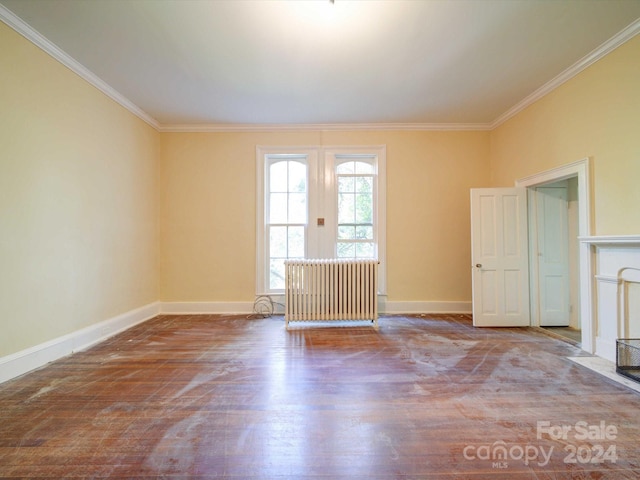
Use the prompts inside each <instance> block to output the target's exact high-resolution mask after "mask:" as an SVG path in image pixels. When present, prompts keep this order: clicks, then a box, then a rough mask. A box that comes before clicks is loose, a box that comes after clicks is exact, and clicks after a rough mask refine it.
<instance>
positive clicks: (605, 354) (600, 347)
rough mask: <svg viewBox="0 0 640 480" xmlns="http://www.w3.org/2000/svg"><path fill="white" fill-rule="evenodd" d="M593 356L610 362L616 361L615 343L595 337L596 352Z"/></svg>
mask: <svg viewBox="0 0 640 480" xmlns="http://www.w3.org/2000/svg"><path fill="white" fill-rule="evenodd" d="M595 354H596V355H597V356H599V357H602V358H605V359H607V360H609V361H610V362H614V363H615V361H616V341H615V340H608V339H604V338H602V337H596V351H595Z"/></svg>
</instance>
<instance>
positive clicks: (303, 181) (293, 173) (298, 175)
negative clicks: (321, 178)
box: [289, 162, 307, 192]
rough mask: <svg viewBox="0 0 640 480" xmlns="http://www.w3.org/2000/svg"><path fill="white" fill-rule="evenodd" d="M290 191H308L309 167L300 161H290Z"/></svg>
mask: <svg viewBox="0 0 640 480" xmlns="http://www.w3.org/2000/svg"><path fill="white" fill-rule="evenodd" d="M289 191H290V192H306V191H307V167H306V166H305V165H304V164H303V163H300V162H289Z"/></svg>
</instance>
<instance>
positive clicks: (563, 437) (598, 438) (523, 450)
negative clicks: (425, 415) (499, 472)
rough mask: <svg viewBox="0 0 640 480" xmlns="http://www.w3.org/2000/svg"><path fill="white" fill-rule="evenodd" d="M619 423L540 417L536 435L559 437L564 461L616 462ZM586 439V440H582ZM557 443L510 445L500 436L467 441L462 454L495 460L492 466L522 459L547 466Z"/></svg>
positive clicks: (554, 438)
mask: <svg viewBox="0 0 640 480" xmlns="http://www.w3.org/2000/svg"><path fill="white" fill-rule="evenodd" d="M617 437H618V427H616V426H615V425H611V424H607V423H606V422H605V421H600V422H599V423H597V424H589V423H588V422H584V421H579V422H576V423H574V424H552V423H551V422H549V421H546V420H541V421H538V422H537V425H536V439H537V440H543V441H549V440H551V441H559V442H561V443H562V445H563V450H564V452H566V453H565V457H564V459H563V462H564V463H567V464H570V463H581V464H585V463H591V464H598V463H605V462H610V463H616V461H617V460H618V455H617V451H616V445H615V443H609V444H607V443H605V442H611V441H613V440H615V439H616V438H617ZM581 442H584V443H581ZM554 448H555V445H547V446H545V445H532V444H530V443H527V444H526V445H518V444H513V445H509V444H507V443H506V442H504V441H503V440H497V441H495V442H493V443H490V444H484V445H479V446H477V445H467V446H466V447H464V450H463V452H462V453H463V455H464V458H465V459H466V460H484V461H490V462H492V467H493V468H499V469H504V468H509V462H522V463H523V464H524V465H530V464H535V465H538V466H539V467H544V466H546V465H548V464H549V462H550V461H551V457H552V455H553V452H554Z"/></svg>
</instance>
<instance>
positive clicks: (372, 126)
mask: <svg viewBox="0 0 640 480" xmlns="http://www.w3.org/2000/svg"><path fill="white" fill-rule="evenodd" d="M490 129H491V126H490V124H487V123H298V124H296V123H281V124H275V123H274V124H271V123H217V124H216V123H203V124H176V125H161V126H160V128H159V131H160V132H183V133H193V132H217V133H220V132H273V131H278V132H281V131H311V130H314V131H318V130H322V131H345V130H367V131H382V130H405V131H407V130H423V131H463V130H464V131H469V130H490Z"/></svg>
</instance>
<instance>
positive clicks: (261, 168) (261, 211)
mask: <svg viewBox="0 0 640 480" xmlns="http://www.w3.org/2000/svg"><path fill="white" fill-rule="evenodd" d="M283 154H295V155H306V156H307V157H308V159H309V191H308V195H309V219H308V229H307V232H306V235H307V248H308V249H309V250H311V251H316V252H318V253H319V256H323V257H325V258H333V257H334V256H335V254H334V252H332V251H327V250H328V247H327V245H329V244H330V242H329V241H327V240H326V239H325V238H322V237H323V236H324V237H326V236H331V233H332V232H330V231H326V230H323V227H318V226H317V225H316V218H318V217H322V218H325V220H326V221H325V223H326V225H334V224H335V222H336V208H337V207H336V206H335V200H334V199H331V200H330V201H327V199H326V198H325V197H324V196H325V194H326V193H325V192H331V193H332V194H335V188H336V187H335V184H333V179H334V172H333V171H332V170H331V169H332V167H333V166H334V161H335V157H336V156H339V155H354V156H357V155H367V156H371V155H375V156H376V157H377V162H376V186H375V188H376V194H377V201H376V205H377V207H376V212H375V222H376V225H377V229H378V231H377V234H378V239H377V240H378V242H377V243H378V245H377V248H378V251H377V253H378V260H379V261H380V266H379V269H378V273H379V280H378V290H379V294H380V295H386V291H387V282H386V278H387V275H386V273H387V272H386V263H387V262H386V244H387V242H386V231H387V229H386V218H387V212H386V204H387V201H386V193H387V188H386V166H387V155H386V146H385V145H371V146H295V147H281V146H264V145H257V146H256V294H257V295H272V296H277V295H281V293H278V292H271V291H269V288H268V281H267V274H268V271H265V270H268V269H266V268H265V264H266V263H265V262H266V258H267V257H268V252H267V251H266V247H267V245H266V243H267V242H266V241H265V240H266V237H265V235H266V225H265V218H266V216H265V208H266V202H265V191H266V185H265V182H266V178H265V164H264V159H265V156H267V155H283ZM319 161H321V162H322V165H320V166H321V167H322V168H318V162H319ZM327 169H329V170H327ZM329 183H331V184H329ZM316 184H318V185H321V186H323V187H322V188H317V189H316V188H314V185H316ZM334 196H335V195H334ZM314 206H317V209H316V210H315V211H314V210H313V209H314V208H315V207H314ZM321 245H323V246H324V250H323V251H320V248H319V247H320V246H321ZM307 254H308V251H307Z"/></svg>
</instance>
